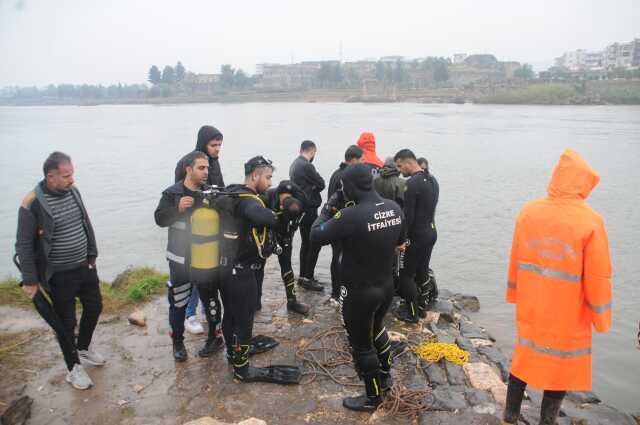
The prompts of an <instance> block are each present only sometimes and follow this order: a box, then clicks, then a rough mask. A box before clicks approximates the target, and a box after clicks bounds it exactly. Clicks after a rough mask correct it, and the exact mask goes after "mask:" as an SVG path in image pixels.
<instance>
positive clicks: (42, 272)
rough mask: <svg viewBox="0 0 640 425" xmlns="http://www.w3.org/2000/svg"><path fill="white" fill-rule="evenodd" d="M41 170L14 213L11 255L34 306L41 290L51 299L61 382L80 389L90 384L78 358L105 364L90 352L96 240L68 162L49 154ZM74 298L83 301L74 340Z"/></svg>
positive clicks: (95, 313) (97, 304)
mask: <svg viewBox="0 0 640 425" xmlns="http://www.w3.org/2000/svg"><path fill="white" fill-rule="evenodd" d="M43 171H44V176H45V179H44V180H43V181H41V182H40V183H38V185H36V187H35V189H34V190H33V191H31V192H29V193H28V194H27V196H26V197H25V198H24V200H23V201H22V205H21V206H20V210H19V211H18V231H17V240H16V253H17V255H18V258H19V260H20V269H21V273H22V285H23V286H22V289H23V291H24V292H25V294H27V295H28V296H29V297H30V298H31V299H33V300H34V303H36V307H38V304H37V299H38V298H40V299H41V300H42V299H43V298H42V297H43V296H42V293H41V292H40V289H42V290H44V292H46V293H47V294H48V295H49V297H50V298H51V301H52V304H53V311H54V312H55V314H56V315H57V317H58V318H59V319H60V321H61V323H62V328H64V329H61V332H60V333H61V334H58V341H59V342H60V346H61V348H62V350H63V355H64V359H65V363H66V364H67V369H68V370H69V373H68V374H67V376H66V380H67V382H69V383H70V384H71V385H72V386H73V387H74V388H77V389H83V390H84V389H87V388H89V387H90V386H92V385H93V382H92V381H91V378H89V376H88V375H87V373H86V372H85V370H84V369H83V367H82V366H81V364H80V360H82V362H83V363H87V364H90V365H93V366H103V365H104V364H105V359H104V358H103V357H102V356H101V355H100V354H98V353H96V352H94V351H92V350H89V345H90V344H91V339H92V336H93V332H94V330H95V328H96V325H97V323H98V318H99V316H100V312H101V311H102V295H101V293H100V286H99V279H98V274H97V270H96V257H97V256H98V250H97V247H96V239H95V235H94V232H93V227H92V226H91V221H90V220H89V215H88V214H87V210H86V209H85V206H84V204H83V202H82V198H81V196H80V192H79V191H78V189H77V188H76V187H75V186H74V179H73V173H74V168H73V164H72V163H71V158H70V157H69V156H68V155H66V154H64V153H62V152H53V153H52V154H51V155H49V157H48V158H47V159H46V161H45V162H44V166H43ZM76 297H77V298H79V299H80V302H81V303H82V318H81V319H80V326H79V333H78V338H77V341H76V339H75V336H74V335H75V328H76ZM46 319H47V318H45V320H46ZM47 321H48V320H47Z"/></svg>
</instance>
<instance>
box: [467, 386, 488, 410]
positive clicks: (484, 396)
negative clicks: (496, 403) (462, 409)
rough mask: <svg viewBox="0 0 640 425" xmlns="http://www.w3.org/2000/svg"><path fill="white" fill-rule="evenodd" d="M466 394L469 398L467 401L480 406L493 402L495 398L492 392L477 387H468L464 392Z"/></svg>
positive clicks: (470, 404)
mask: <svg viewBox="0 0 640 425" xmlns="http://www.w3.org/2000/svg"><path fill="white" fill-rule="evenodd" d="M464 396H465V397H466V399H467V403H469V406H480V405H484V404H489V403H493V398H492V397H491V394H489V393H488V392H486V391H484V390H479V389H477V388H468V389H467V390H466V391H465V392H464Z"/></svg>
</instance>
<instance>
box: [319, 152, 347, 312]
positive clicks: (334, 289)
mask: <svg viewBox="0 0 640 425" xmlns="http://www.w3.org/2000/svg"><path fill="white" fill-rule="evenodd" d="M347 165H348V164H347V163H346V162H342V163H340V166H339V167H338V169H337V170H336V171H334V172H333V174H332V175H331V178H330V179H329V186H328V188H327V204H325V206H324V207H322V210H321V212H320V214H321V215H322V214H327V213H328V214H330V217H332V216H333V213H332V212H331V210H332V206H328V205H329V204H331V203H332V201H335V200H332V199H331V198H332V196H333V195H334V194H335V193H336V192H337V191H338V190H340V189H341V188H342V182H341V179H342V172H343V171H344V169H345V168H347ZM333 203H334V204H336V205H335V206H333V207H335V208H337V209H338V210H341V209H342V208H344V202H342V199H340V200H339V202H333ZM330 217H329V218H330ZM341 261H342V242H341V241H335V242H331V298H333V299H336V300H337V299H338V298H339V297H340V262H341Z"/></svg>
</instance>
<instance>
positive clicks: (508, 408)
mask: <svg viewBox="0 0 640 425" xmlns="http://www.w3.org/2000/svg"><path fill="white" fill-rule="evenodd" d="M526 388H527V384H526V383H525V382H523V381H521V380H520V379H518V378H516V377H515V376H513V375H509V385H508V386H507V400H506V403H505V407H504V417H503V419H504V422H505V423H507V424H516V423H518V418H519V417H520V407H521V406H522V398H523V397H524V390H525V389H526Z"/></svg>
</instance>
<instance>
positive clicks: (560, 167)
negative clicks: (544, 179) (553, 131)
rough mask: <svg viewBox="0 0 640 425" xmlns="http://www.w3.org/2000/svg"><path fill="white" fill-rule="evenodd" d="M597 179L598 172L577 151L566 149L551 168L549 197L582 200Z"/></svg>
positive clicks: (594, 185)
mask: <svg viewBox="0 0 640 425" xmlns="http://www.w3.org/2000/svg"><path fill="white" fill-rule="evenodd" d="M599 181H600V176H599V175H598V173H596V172H595V171H594V170H593V168H591V166H590V165H589V164H587V162H586V161H585V160H584V159H582V157H581V156H580V155H579V154H578V153H577V152H575V151H573V150H571V149H567V150H565V151H564V152H563V153H562V155H561V156H560V160H559V161H558V164H557V165H556V168H555V170H553V175H552V176H551V182H550V183H549V187H548V193H549V197H550V198H564V199H582V200H584V199H587V198H588V197H589V194H590V193H591V191H592V190H593V188H595V187H596V186H597V185H598V182H599Z"/></svg>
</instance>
